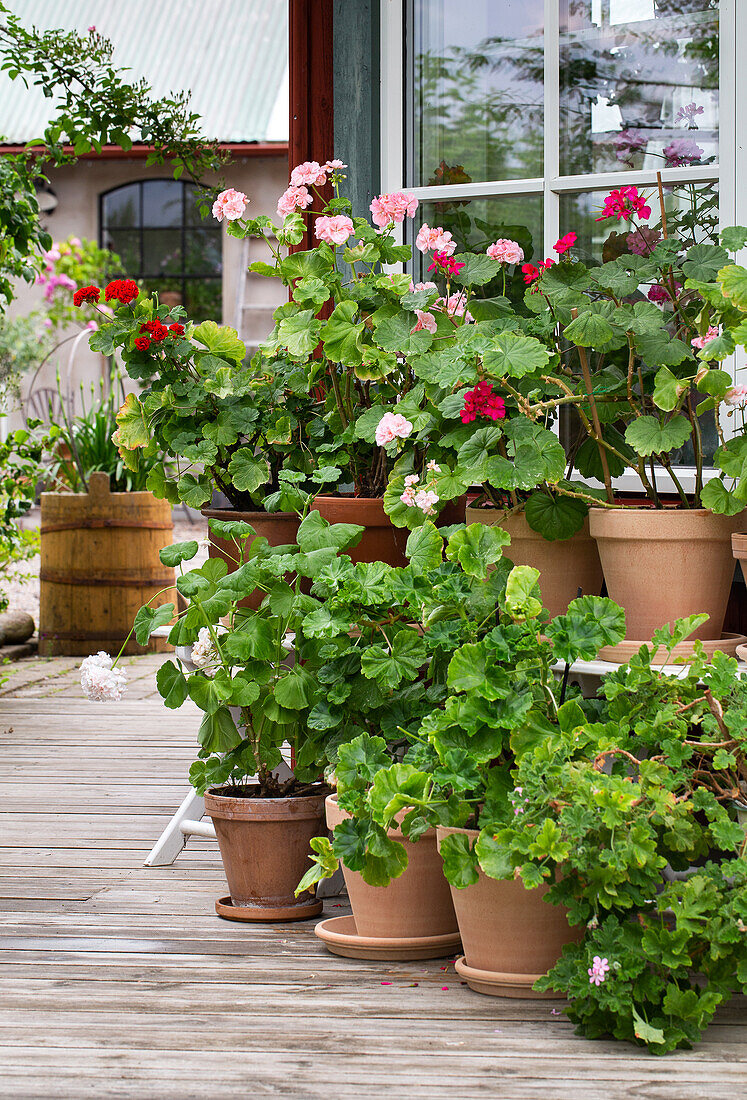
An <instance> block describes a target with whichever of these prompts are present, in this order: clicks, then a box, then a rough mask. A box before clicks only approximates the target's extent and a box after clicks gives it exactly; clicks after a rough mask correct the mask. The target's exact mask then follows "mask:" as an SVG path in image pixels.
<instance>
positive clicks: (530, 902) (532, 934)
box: [437, 828, 583, 998]
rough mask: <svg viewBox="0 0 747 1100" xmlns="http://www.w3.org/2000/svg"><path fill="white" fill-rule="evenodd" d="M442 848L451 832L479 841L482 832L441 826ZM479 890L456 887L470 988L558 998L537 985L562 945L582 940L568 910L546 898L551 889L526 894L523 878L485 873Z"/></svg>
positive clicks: (499, 994) (453, 891) (503, 994)
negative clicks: (569, 921) (569, 916)
mask: <svg viewBox="0 0 747 1100" xmlns="http://www.w3.org/2000/svg"><path fill="white" fill-rule="evenodd" d="M437 833H438V845H439V848H440V846H441V843H442V842H443V840H444V838H445V837H447V836H449V834H451V833H462V834H463V835H465V836H468V837H469V838H470V840H471V841H474V840H475V839H476V838H477V837H478V836H479V833H478V831H477V829H449V828H439V829H438V830H437ZM479 875H480V879H479V882H476V883H475V885H474V886H466V887H465V888H464V889H462V890H457V889H456V887H454V886H452V887H451V896H452V899H453V902H454V909H455V910H456V915H457V921H458V923H459V932H460V935H461V937H462V945H463V947H464V960H463V962H462V964H461V969H460V962H459V961H458V962H457V970H458V971H459V972H460V973H461V975H462V977H463V978H465V980H466V981H467V984H468V985H469V986H470V988H471V989H475V990H476V991H477V992H478V993H488V994H490V995H492V996H495V997H543V998H555V997H557V996H559V994H556V993H535V992H534V990H533V989H532V986H533V985H534V983H535V982H536V981H537V979H538V978H540V977H542V975H543V974H546V973H547V971H548V970H549V969H550V968H551V967H552V966H554V965H555V963H556V962H557V960H558V958H559V957H560V953H561V951H562V950H563V947H564V946H565V944H567V943H573V942H574V941H575V940H579V939H581V938H582V936H583V928H581V927H579V928H571V927H570V925H569V924H568V921H567V919H566V912H567V910H566V909H565V908H564V907H562V906H558V905H551V904H550V902H548V901H545V900H544V895H545V894H546V893H547V889H548V888H547V887H544V886H539V887H537V889H535V890H527V888H526V887H525V886H524V884H523V883H522V882H521V880H519V879H510V880H502V879H493V878H489V877H488V876H487V875H486V874H484V873H483V871H482V870H480V871H479Z"/></svg>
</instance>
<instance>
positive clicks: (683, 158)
mask: <svg viewBox="0 0 747 1100" xmlns="http://www.w3.org/2000/svg"><path fill="white" fill-rule="evenodd" d="M718 47H719V26H718V0H560V171H561V173H562V174H563V175H575V174H577V173H588V172H605V171H610V170H620V169H626V168H628V169H638V170H640V169H641V168H662V167H665V166H666V167H679V166H681V165H682V164H709V163H713V162H714V161H716V160H717V159H718V95H719V93H718V61H719V58H718Z"/></svg>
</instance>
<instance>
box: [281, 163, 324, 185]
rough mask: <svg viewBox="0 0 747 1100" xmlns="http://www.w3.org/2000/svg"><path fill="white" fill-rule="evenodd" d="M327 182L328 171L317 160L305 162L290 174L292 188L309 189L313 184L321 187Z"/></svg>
mask: <svg viewBox="0 0 747 1100" xmlns="http://www.w3.org/2000/svg"><path fill="white" fill-rule="evenodd" d="M326 182H327V170H326V168H322V166H321V164H319V162H318V161H316V160H305V161H304V162H303V164H298V165H296V167H295V168H294V169H293V171H292V172H291V174H290V185H291V187H309V186H311V185H312V184H316V186H317V187H321V186H322V184H323V183H326Z"/></svg>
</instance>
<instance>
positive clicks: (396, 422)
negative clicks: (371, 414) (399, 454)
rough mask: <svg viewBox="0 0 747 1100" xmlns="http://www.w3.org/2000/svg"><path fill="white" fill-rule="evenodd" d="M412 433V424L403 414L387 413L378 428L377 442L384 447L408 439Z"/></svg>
mask: <svg viewBox="0 0 747 1100" xmlns="http://www.w3.org/2000/svg"><path fill="white" fill-rule="evenodd" d="M411 431H412V424H411V423H410V421H409V420H406V419H405V417H404V416H402V413H392V412H387V413H384V415H383V416H382V418H381V420H380V421H379V423H378V424H377V426H376V442H377V443H378V445H379V446H380V447H383V446H384V444H385V443H392V442H393V440H395V439H407V437H408V436H409V434H410V432H411Z"/></svg>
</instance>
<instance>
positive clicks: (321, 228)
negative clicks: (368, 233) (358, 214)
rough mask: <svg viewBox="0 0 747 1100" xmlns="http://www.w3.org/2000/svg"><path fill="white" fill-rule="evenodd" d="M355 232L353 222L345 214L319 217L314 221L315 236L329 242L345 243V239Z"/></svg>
mask: <svg viewBox="0 0 747 1100" xmlns="http://www.w3.org/2000/svg"><path fill="white" fill-rule="evenodd" d="M352 233H353V223H352V221H351V220H350V218H347V217H345V215H344V214H336V215H335V216H334V217H331V218H326V217H321V218H317V219H316V222H315V223H314V236H315V237H316V238H317V239H318V240H320V241H325V242H326V243H327V244H331V245H333V246H334V245H338V244H345V241H346V240H347V239H348V237H350V236H351V235H352Z"/></svg>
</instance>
